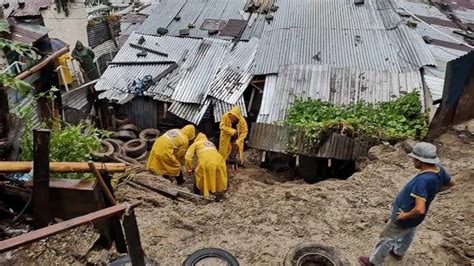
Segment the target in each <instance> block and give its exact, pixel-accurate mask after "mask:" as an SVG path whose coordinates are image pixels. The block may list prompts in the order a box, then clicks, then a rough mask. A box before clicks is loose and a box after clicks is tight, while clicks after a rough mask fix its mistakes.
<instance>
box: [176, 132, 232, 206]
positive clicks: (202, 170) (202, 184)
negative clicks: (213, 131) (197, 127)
mask: <svg viewBox="0 0 474 266" xmlns="http://www.w3.org/2000/svg"><path fill="white" fill-rule="evenodd" d="M195 156H196V158H197V167H196V170H195V172H194V175H195V177H196V187H197V188H198V189H199V190H200V191H201V192H202V193H203V195H204V197H207V196H209V192H210V193H216V192H224V191H225V190H227V168H226V164H225V160H224V158H222V156H221V155H220V154H219V152H218V151H217V149H216V146H215V145H214V144H213V143H212V142H210V141H208V140H207V138H206V135H204V134H202V133H199V134H198V135H197V137H196V140H195V141H194V143H193V144H192V145H191V146H190V147H189V149H188V151H187V152H186V156H185V166H186V170H188V171H190V170H193V169H194V158H195Z"/></svg>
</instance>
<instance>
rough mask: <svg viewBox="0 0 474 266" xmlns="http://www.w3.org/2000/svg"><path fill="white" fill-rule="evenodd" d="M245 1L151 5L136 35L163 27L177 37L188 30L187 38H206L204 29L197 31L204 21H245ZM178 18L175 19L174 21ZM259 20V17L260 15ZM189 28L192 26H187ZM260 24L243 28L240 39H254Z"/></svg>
mask: <svg viewBox="0 0 474 266" xmlns="http://www.w3.org/2000/svg"><path fill="white" fill-rule="evenodd" d="M246 2H247V1H246V0H188V1H184V0H177V1H172V0H162V1H160V2H159V3H156V4H155V8H153V10H152V11H151V14H150V16H149V19H147V20H146V21H145V22H144V23H143V24H142V26H141V27H140V28H139V30H138V31H139V32H140V33H143V34H149V35H158V34H157V29H158V28H160V27H161V28H167V29H168V33H167V34H168V35H172V36H179V35H180V34H179V31H180V30H182V29H189V36H190V37H194V38H204V37H210V36H209V32H208V31H207V30H203V29H201V25H202V24H203V22H204V20H206V19H215V20H224V21H227V20H229V19H237V20H242V19H243V20H246V19H245V14H244V12H243V9H244V7H245V4H246ZM177 16H179V19H175V18H176V17H177ZM260 17H263V16H261V15H260ZM189 25H193V27H191V28H190V27H189ZM262 27H263V24H261V23H260V24H255V25H254V26H253V27H251V28H249V27H247V29H245V31H244V33H243V36H245V37H244V38H246V39H249V38H251V37H258V36H256V35H254V34H251V33H255V34H258V33H259V32H261V31H260V30H258V29H257V28H259V29H261V28H262ZM212 37H215V38H223V39H231V37H228V36H220V35H219V34H216V35H214V36H212Z"/></svg>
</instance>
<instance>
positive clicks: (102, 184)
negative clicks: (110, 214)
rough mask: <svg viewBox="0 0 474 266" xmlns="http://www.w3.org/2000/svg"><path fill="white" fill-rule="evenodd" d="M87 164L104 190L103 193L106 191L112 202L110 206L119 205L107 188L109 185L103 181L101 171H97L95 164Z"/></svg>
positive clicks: (90, 162)
mask: <svg viewBox="0 0 474 266" xmlns="http://www.w3.org/2000/svg"><path fill="white" fill-rule="evenodd" d="M87 164H88V165H89V168H90V170H91V172H92V173H93V174H94V176H95V178H97V182H98V183H99V185H100V187H101V188H102V191H104V193H105V196H106V197H107V199H108V200H109V201H110V204H112V205H117V201H115V198H114V196H113V195H112V193H111V192H110V190H109V188H108V187H107V184H105V181H104V179H102V176H101V175H100V173H99V171H97V168H95V165H94V162H92V161H89V162H88V163H87Z"/></svg>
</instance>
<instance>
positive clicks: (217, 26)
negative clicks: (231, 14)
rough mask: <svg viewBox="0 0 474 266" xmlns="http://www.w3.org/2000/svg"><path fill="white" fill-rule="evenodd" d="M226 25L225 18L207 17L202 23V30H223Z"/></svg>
mask: <svg viewBox="0 0 474 266" xmlns="http://www.w3.org/2000/svg"><path fill="white" fill-rule="evenodd" d="M225 25H226V21H225V20H220V19H205V20H204V22H203V23H202V25H201V30H222V29H223V28H224V27H225Z"/></svg>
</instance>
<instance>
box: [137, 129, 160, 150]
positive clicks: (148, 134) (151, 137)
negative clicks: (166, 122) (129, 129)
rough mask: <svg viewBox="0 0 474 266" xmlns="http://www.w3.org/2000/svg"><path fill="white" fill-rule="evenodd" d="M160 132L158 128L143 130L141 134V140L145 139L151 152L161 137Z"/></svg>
mask: <svg viewBox="0 0 474 266" xmlns="http://www.w3.org/2000/svg"><path fill="white" fill-rule="evenodd" d="M160 133H161V132H160V131H159V130H158V129H156V128H147V129H144V130H142V132H140V135H139V137H140V139H143V140H144V141H146V144H147V147H148V150H150V149H151V148H152V147H153V143H155V140H156V139H157V138H158V137H159V136H160Z"/></svg>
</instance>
